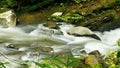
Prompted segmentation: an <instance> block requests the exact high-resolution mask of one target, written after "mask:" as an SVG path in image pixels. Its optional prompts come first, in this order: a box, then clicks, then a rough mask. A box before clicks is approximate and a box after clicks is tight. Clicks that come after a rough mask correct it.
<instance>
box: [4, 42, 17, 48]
mask: <svg viewBox="0 0 120 68" xmlns="http://www.w3.org/2000/svg"><path fill="white" fill-rule="evenodd" d="M5 47H6V48H11V49H16V47H15V46H14V45H13V44H11V43H6V44H5Z"/></svg>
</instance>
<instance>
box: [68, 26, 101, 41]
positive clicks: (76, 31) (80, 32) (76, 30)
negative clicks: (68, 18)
mask: <svg viewBox="0 0 120 68" xmlns="http://www.w3.org/2000/svg"><path fill="white" fill-rule="evenodd" d="M67 33H68V34H70V35H75V36H88V37H92V38H95V39H98V40H100V38H99V37H98V36H97V35H96V34H94V32H92V31H91V30H90V29H89V28H87V27H82V26H78V27H73V28H71V29H68V30H67Z"/></svg>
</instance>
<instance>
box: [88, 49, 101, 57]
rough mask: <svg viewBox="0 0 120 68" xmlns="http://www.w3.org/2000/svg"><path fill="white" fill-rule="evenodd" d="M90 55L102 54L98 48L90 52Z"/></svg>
mask: <svg viewBox="0 0 120 68" xmlns="http://www.w3.org/2000/svg"><path fill="white" fill-rule="evenodd" d="M89 55H95V56H101V54H100V52H99V51H98V50H95V51H92V52H90V53H89Z"/></svg>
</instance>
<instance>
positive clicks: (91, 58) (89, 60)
mask: <svg viewBox="0 0 120 68" xmlns="http://www.w3.org/2000/svg"><path fill="white" fill-rule="evenodd" d="M85 63H86V64H88V65H89V66H90V68H100V63H99V62H98V60H97V58H96V57H95V55H88V56H87V57H86V58H85Z"/></svg>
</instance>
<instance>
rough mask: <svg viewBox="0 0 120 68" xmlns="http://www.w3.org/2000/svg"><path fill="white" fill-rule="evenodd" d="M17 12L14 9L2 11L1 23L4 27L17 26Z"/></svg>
mask: <svg viewBox="0 0 120 68" xmlns="http://www.w3.org/2000/svg"><path fill="white" fill-rule="evenodd" d="M16 18H17V17H16V14H15V13H14V11H13V10H8V11H5V12H2V13H0V24H1V25H2V26H3V27H15V26H16Z"/></svg>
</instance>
